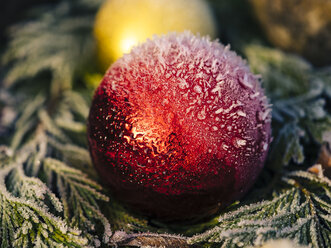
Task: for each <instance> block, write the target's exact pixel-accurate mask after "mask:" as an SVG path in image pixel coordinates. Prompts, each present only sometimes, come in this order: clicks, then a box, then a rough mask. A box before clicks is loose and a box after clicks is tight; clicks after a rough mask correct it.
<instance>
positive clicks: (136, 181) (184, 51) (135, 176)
mask: <svg viewBox="0 0 331 248" xmlns="http://www.w3.org/2000/svg"><path fill="white" fill-rule="evenodd" d="M270 110H271V109H270V108H269V107H268V103H267V99H266V97H265V95H264V92H263V90H262V89H261V87H260V84H259V81H258V78H257V76H255V75H253V74H252V73H251V72H250V71H249V68H248V66H247V65H246V63H245V61H244V60H242V59H241V58H240V57H239V56H237V55H236V54H235V53H234V52H232V51H230V50H229V47H228V46H226V47H224V46H223V45H221V44H220V43H218V42H211V41H210V40H209V39H208V38H200V37H195V36H193V35H192V34H190V33H183V34H179V35H178V34H174V33H172V34H168V35H165V36H162V37H154V39H153V40H148V41H147V42H146V43H144V44H141V45H140V46H138V47H136V48H134V49H133V50H132V51H131V53H130V54H127V55H124V56H123V57H122V58H120V59H119V60H117V61H116V62H115V63H114V64H113V65H112V66H111V67H110V69H109V70H108V72H107V73H106V75H105V76H104V78H103V81H102V83H101V84H100V86H99V87H98V89H97V90H96V93H95V96H94V99H93V103H92V106H91V110H90V115H89V119H88V140H89V147H90V152H91V155H92V159H93V162H94V165H95V167H96V169H97V171H98V172H99V174H100V176H101V178H102V179H103V181H104V182H105V183H107V184H108V185H109V187H110V189H111V191H112V192H113V194H114V195H115V196H116V197H117V198H119V199H120V200H121V201H122V202H124V203H126V204H127V205H129V206H131V207H132V208H133V209H135V210H138V211H140V212H143V213H145V214H147V215H149V216H152V217H157V218H162V219H165V220H178V219H189V218H193V217H196V216H200V217H201V216H205V215H209V214H211V213H214V212H215V211H217V210H218V209H219V208H222V207H224V206H226V205H228V204H230V203H231V202H232V201H234V200H235V199H239V198H240V197H241V196H242V195H243V194H244V193H245V192H247V191H248V189H249V188H250V187H251V186H252V184H253V183H254V181H255V179H256V178H257V176H258V174H259V172H260V171H261V169H262V167H263V163H264V160H265V158H266V154H267V150H268V147H269V143H270V133H271V131H270V120H271V117H270Z"/></svg>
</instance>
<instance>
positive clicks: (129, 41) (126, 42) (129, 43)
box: [119, 36, 138, 54]
mask: <svg viewBox="0 0 331 248" xmlns="http://www.w3.org/2000/svg"><path fill="white" fill-rule="evenodd" d="M137 44H138V40H137V39H136V37H133V36H130V37H125V38H123V39H122V40H121V44H120V51H119V52H120V53H121V54H124V53H128V52H130V50H131V48H132V47H133V46H135V45H137Z"/></svg>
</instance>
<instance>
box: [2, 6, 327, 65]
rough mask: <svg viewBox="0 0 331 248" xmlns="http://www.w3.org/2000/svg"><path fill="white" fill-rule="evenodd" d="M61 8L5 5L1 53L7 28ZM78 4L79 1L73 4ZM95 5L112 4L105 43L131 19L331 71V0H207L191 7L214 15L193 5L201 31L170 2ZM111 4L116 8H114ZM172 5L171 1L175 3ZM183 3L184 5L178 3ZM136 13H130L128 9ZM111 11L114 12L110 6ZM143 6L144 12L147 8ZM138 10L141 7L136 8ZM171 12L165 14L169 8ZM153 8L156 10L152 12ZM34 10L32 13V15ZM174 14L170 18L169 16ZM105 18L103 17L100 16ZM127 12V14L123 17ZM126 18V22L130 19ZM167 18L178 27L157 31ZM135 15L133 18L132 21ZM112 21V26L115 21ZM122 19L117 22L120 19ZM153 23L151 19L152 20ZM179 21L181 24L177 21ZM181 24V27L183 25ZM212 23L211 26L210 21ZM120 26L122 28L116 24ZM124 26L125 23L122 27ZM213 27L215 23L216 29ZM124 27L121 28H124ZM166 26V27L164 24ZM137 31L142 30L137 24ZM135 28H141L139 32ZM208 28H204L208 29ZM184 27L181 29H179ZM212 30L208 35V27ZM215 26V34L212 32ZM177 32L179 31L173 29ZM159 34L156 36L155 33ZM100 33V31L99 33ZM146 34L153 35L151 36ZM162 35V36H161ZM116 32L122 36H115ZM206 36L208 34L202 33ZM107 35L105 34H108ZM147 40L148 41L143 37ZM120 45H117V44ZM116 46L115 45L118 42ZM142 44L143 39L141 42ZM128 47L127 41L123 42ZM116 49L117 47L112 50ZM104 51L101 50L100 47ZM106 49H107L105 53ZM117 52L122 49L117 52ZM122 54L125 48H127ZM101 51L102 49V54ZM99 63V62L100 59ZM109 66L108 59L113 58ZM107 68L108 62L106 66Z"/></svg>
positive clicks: (106, 9)
mask: <svg viewBox="0 0 331 248" xmlns="http://www.w3.org/2000/svg"><path fill="white" fill-rule="evenodd" d="M59 2H66V1H63V0H62V1H60V0H12V1H3V3H2V8H1V10H0V39H1V43H0V44H1V47H3V46H4V44H5V42H6V41H7V38H8V33H9V31H8V27H9V26H10V25H12V24H14V23H16V22H21V21H26V22H27V21H29V18H30V17H32V16H35V15H36V12H35V8H34V7H36V6H43V7H42V8H40V9H39V10H38V11H47V8H51V6H52V5H53V6H55V4H57V3H59ZM73 2H75V0H74V1H73ZM93 2H98V3H102V2H108V6H105V5H106V4H104V5H101V6H102V7H101V8H103V9H104V10H103V12H107V14H105V13H104V14H103V15H104V16H105V15H106V16H107V15H108V17H109V18H108V20H105V18H104V17H103V19H104V20H103V22H107V21H108V22H109V23H108V24H109V25H108V26H107V25H106V23H102V21H100V20H99V24H98V25H99V29H100V27H101V28H102V29H109V30H110V31H109V32H113V33H112V34H110V37H108V38H107V37H106V38H105V35H104V34H100V31H95V32H94V33H95V36H96V38H97V40H99V41H100V40H102V39H103V40H104V41H103V42H105V41H106V42H110V43H111V42H113V43H114V42H120V41H118V40H119V39H120V38H119V37H115V36H116V35H115V36H114V32H119V31H118V30H119V29H121V30H123V29H124V28H123V27H125V25H129V26H130V25H131V24H129V23H130V22H131V20H130V18H131V19H134V18H135V21H136V22H139V20H142V19H145V22H144V23H143V22H141V23H140V24H142V25H140V28H141V29H144V32H145V33H146V34H145V35H148V36H151V34H152V33H153V32H154V33H166V32H167V31H169V30H172V29H175V30H176V25H177V30H179V29H181V28H182V27H185V26H187V27H188V29H192V31H194V32H199V31H200V32H199V33H202V34H203V35H205V34H209V35H210V36H212V37H213V38H219V39H220V40H221V41H222V42H223V43H225V44H228V43H229V44H231V46H232V48H233V49H234V50H237V51H239V52H240V51H241V49H242V45H243V44H247V43H249V42H252V41H254V42H258V43H262V44H264V45H269V46H276V47H279V48H281V49H283V50H284V51H287V52H291V53H296V54H298V55H300V56H303V57H304V58H306V59H307V60H309V61H310V62H311V63H313V64H314V65H316V66H326V65H328V64H330V63H331V55H330V54H331V1H330V0H314V1H311V0H296V1H287V0H232V1H224V0H221V1H220V0H209V1H208V0H206V1H203V0H201V1H191V3H193V2H204V3H206V4H207V5H208V7H209V8H210V10H211V12H210V13H207V12H206V13H203V12H204V11H205V10H204V9H201V6H203V4H204V3H202V5H201V3H198V4H197V3H194V4H193V5H199V4H200V5H199V6H200V10H201V11H199V12H196V13H193V14H192V15H193V16H194V15H195V16H196V18H197V20H196V21H193V22H196V23H198V24H199V25H200V24H202V26H201V25H200V26H199V27H196V26H194V25H195V24H194V23H193V24H192V21H191V19H190V18H187V19H185V18H186V16H185V14H183V13H181V12H176V11H175V12H171V10H169V8H170V7H169V8H168V9H167V6H172V5H173V4H164V3H163V2H165V1H160V0H154V1H153V0H151V1H146V0H143V1H142V2H141V3H140V6H138V5H139V4H138V5H137V2H139V1H135V0H133V1H127V0H125V1H122V2H123V3H121V4H122V6H121V4H119V3H118V2H121V1H117V0H115V1H112V0H109V1H100V0H98V1H93ZM109 2H114V3H113V4H112V3H109ZM148 2H152V5H153V4H154V5H155V4H156V3H157V2H160V3H161V4H162V3H163V4H164V7H163V9H162V10H161V9H159V10H156V11H155V6H154V7H153V6H152V7H148V5H150V3H148ZM170 2H172V1H170ZM174 2H182V1H173V3H174ZM184 2H185V3H184V6H185V9H184V8H183V7H179V8H182V10H183V11H184V10H185V11H186V12H187V11H188V10H190V9H193V10H192V11H193V12H194V7H193V8H192V6H188V5H190V1H184ZM130 4H131V5H132V8H131V9H130V8H128V6H129V5H130ZM110 5H112V6H110ZM142 5H144V6H142ZM178 5H180V4H178ZM137 6H138V7H137ZM165 7H166V8H165ZM153 8H154V9H153ZM32 10H33V11H32ZM134 11H136V12H143V13H144V14H141V15H138V14H137V15H135V14H134V13H135V12H134ZM167 11H168V12H169V11H170V12H169V13H170V14H169V13H168V12H167ZM99 12H101V11H99ZM120 12H122V13H120ZM116 13H117V17H116ZM125 13H127V16H125ZM162 14H166V15H167V20H168V21H169V20H170V21H172V22H173V23H172V24H170V25H168V24H165V26H167V25H168V27H165V28H163V29H162V28H160V27H155V24H156V23H158V22H159V20H161V19H162V18H163V19H164V18H165V17H162ZM132 15H133V16H132ZM98 16H99V19H102V18H101V17H100V16H101V14H100V13H99V14H98V15H97V20H98ZM112 16H113V17H112ZM153 17H154V18H155V17H158V18H159V19H158V20H153ZM111 18H112V20H111ZM116 18H117V19H116ZM148 18H151V19H150V20H148ZM174 20H175V21H177V23H176V22H175V21H174ZM178 20H181V22H182V23H180V24H179V23H178ZM211 20H212V21H211ZM116 21H117V22H116ZM123 22H124V23H123ZM211 22H214V23H211ZM120 24H121V25H120ZM159 24H160V25H164V23H159ZM137 25H138V24H137ZM137 25H136V26H137ZM203 25H204V26H203ZM178 26H180V27H178ZM206 26H209V30H207V29H208V27H206ZM210 26H211V28H210ZM174 27H175V28H174ZM153 28H154V29H156V31H155V30H153ZM95 29H96V28H95ZM146 29H150V30H148V31H146ZM160 29H161V30H160ZM116 30H117V31H116ZM201 30H203V31H202V32H201ZM138 31H139V32H140V33H141V30H136V33H139V32H138ZM104 33H105V31H104ZM144 38H145V37H144ZM116 39H117V40H116ZM115 40H116V41H115ZM138 40H139V41H141V40H142V37H138ZM122 42H123V40H122ZM124 42H126V43H125V44H124V45H123V44H122V47H123V46H124V47H126V49H127V47H128V46H131V45H133V44H134V41H133V40H132V39H131V40H126V41H124ZM112 46H115V45H112ZM99 47H100V46H99ZM103 49H104V48H103ZM112 49H113V50H112V51H110V52H111V53H116V54H115V55H114V54H113V55H112V56H110V57H113V58H112V59H113V60H114V59H116V58H117V57H119V56H120V54H121V53H122V51H118V50H120V49H121V48H114V47H113V48H112ZM114 49H117V51H115V50H114ZM122 49H123V48H122ZM99 50H100V49H99ZM99 57H100V56H99ZM100 60H101V61H102V62H101V64H102V63H105V62H104V61H105V60H106V61H107V58H100ZM108 60H109V58H108ZM106 63H107V62H106Z"/></svg>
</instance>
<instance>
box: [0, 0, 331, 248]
mask: <svg viewBox="0 0 331 248" xmlns="http://www.w3.org/2000/svg"><path fill="white" fill-rule="evenodd" d="M100 3H101V1H89V0H72V1H66V0H62V1H59V3H57V4H54V5H48V6H45V7H38V8H37V9H34V10H33V11H31V12H30V13H29V15H30V19H29V21H28V22H25V23H22V24H18V25H16V26H14V27H12V28H11V29H10V41H9V42H8V44H6V47H5V52H4V54H3V55H2V56H1V57H2V60H1V63H2V69H1V71H0V75H1V78H0V80H1V81H0V87H1V91H0V144H1V145H0V245H1V247H4V248H5V247H85V246H92V247H97V246H104V247H107V246H125V245H128V246H136V247H147V246H152V247H176V246H177V247H194V246H198V247H199V246H204V247H247V246H254V245H261V244H263V243H265V242H267V241H268V240H271V239H278V238H289V239H292V240H295V242H297V243H300V244H306V245H310V246H311V247H330V246H331V238H330V237H331V219H330V216H331V182H330V180H329V179H327V178H326V177H324V176H323V175H321V174H319V175H315V174H313V173H311V172H307V171H306V170H307V168H308V167H310V166H311V165H313V164H314V163H315V161H316V159H317V155H318V150H319V148H320V146H321V145H322V144H323V143H324V142H329V143H331V138H330V137H331V106H330V105H331V68H325V69H316V68H313V67H312V66H311V65H310V64H309V63H307V62H305V61H304V60H302V59H301V58H300V57H296V56H293V55H289V54H287V53H284V52H281V51H279V50H277V49H274V48H268V47H266V46H263V45H257V44H256V43H252V41H251V39H248V40H249V42H245V41H244V39H243V40H240V41H238V40H237V42H235V44H237V46H238V49H240V50H239V52H241V53H242V54H243V55H244V56H245V57H246V58H247V60H248V62H249V64H250V66H251V68H252V70H253V71H254V72H255V73H258V74H261V76H262V78H263V86H264V88H265V90H266V93H267V95H268V96H269V98H270V103H271V104H272V105H273V107H272V109H273V112H272V115H273V122H272V125H273V137H274V141H273V143H272V147H271V150H270V152H269V157H268V160H267V163H266V167H265V170H264V171H263V172H262V174H261V176H260V178H259V181H258V182H257V184H256V186H255V187H254V189H253V190H252V191H251V192H250V193H249V195H248V196H246V197H245V199H243V200H242V201H241V202H238V203H235V204H233V206H230V207H229V208H228V209H225V210H224V211H223V212H222V213H219V215H220V217H217V218H216V219H215V218H214V219H212V220H210V221H206V222H205V223H199V224H196V223H195V224H190V223H188V224H187V223H186V224H183V223H182V224H163V223H158V222H157V221H155V220H147V219H145V218H143V217H141V216H136V215H133V214H131V213H130V212H129V211H128V210H126V209H125V208H123V207H122V206H121V205H119V204H118V203H117V202H115V201H113V200H109V199H108V196H107V192H106V191H105V189H102V187H101V186H100V185H99V184H98V183H96V182H97V181H98V178H97V176H96V174H95V172H94V169H93V166H92V164H91V161H90V156H89V153H88V151H87V142H86V127H85V122H86V118H87V115H88V111H89V103H90V100H91V99H90V98H91V85H95V84H96V83H95V82H94V81H95V80H99V79H100V77H102V75H100V74H99V72H98V71H97V69H96V66H95V64H96V62H95V58H94V57H93V56H94V40H93V36H92V27H93V20H94V16H95V13H96V11H97V9H98V7H99V5H100ZM213 4H214V7H215V8H222V7H224V6H223V4H217V3H216V2H215V1H214V2H213ZM237 5H238V1H234V4H233V6H232V7H231V8H232V9H233V8H236V6H237ZM240 9H241V8H240ZM219 12H222V11H221V10H219ZM245 18H246V19H247V18H248V17H247V16H246V17H245ZM230 28H231V25H230V23H229V29H230ZM239 28H240V27H239ZM222 32H223V33H225V34H229V36H228V37H227V39H228V40H229V41H232V39H237V38H238V35H236V34H234V35H231V32H230V30H226V29H223V31H222ZM257 38H258V37H257ZM215 220H216V221H215ZM111 229H113V230H114V231H113V232H112V230H111ZM169 233H171V234H169ZM178 234H182V235H185V236H180V235H178ZM193 234H194V235H193ZM192 235H193V236H192Z"/></svg>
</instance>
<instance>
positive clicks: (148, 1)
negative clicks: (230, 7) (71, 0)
mask: <svg viewBox="0 0 331 248" xmlns="http://www.w3.org/2000/svg"><path fill="white" fill-rule="evenodd" d="M185 30H190V31H191V32H192V33H199V34H200V35H209V36H211V37H214V36H215V33H216V28H215V22H214V19H213V17H212V13H211V10H210V9H209V7H208V5H207V3H206V2H205V1H204V0H107V1H106V2H105V3H104V4H103V5H102V6H101V8H100V10H99V12H98V14H97V16H96V21H95V25H94V35H95V38H96V40H97V46H98V57H99V60H100V64H101V66H102V67H103V68H104V69H107V68H108V67H109V65H110V63H111V62H113V61H115V60H116V59H118V58H119V57H121V56H122V55H123V54H124V53H128V52H129V51H130V50H131V48H132V47H133V46H135V45H137V44H138V43H141V42H144V41H145V40H146V39H147V38H151V37H152V36H153V35H154V34H164V33H168V32H170V31H176V32H182V31H185Z"/></svg>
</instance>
